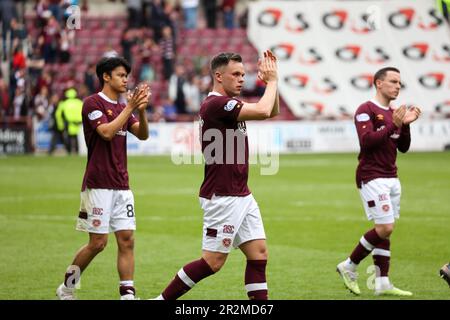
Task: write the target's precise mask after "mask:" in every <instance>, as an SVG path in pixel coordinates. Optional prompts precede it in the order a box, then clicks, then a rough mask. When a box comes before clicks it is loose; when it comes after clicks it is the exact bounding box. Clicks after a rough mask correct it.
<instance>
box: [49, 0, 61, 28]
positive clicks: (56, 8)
mask: <svg viewBox="0 0 450 320" xmlns="http://www.w3.org/2000/svg"><path fill="white" fill-rule="evenodd" d="M47 3H48V10H50V12H51V13H52V15H53V17H55V19H56V21H57V22H58V23H61V22H62V20H63V19H62V18H63V13H64V12H63V10H62V1H61V0H47Z"/></svg>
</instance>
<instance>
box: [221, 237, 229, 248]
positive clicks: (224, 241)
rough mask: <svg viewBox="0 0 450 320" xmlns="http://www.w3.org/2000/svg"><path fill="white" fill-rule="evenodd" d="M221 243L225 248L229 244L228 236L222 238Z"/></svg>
mask: <svg viewBox="0 0 450 320" xmlns="http://www.w3.org/2000/svg"><path fill="white" fill-rule="evenodd" d="M222 244H223V246H224V247H225V248H228V247H229V246H230V245H231V239H230V238H225V239H223V240H222Z"/></svg>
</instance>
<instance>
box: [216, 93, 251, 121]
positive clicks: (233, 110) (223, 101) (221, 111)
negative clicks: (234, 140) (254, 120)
mask: <svg viewBox="0 0 450 320" xmlns="http://www.w3.org/2000/svg"><path fill="white" fill-rule="evenodd" d="M242 105H243V103H242V101H240V100H238V99H236V98H230V97H225V96H221V97H217V98H216V99H215V101H214V103H213V104H212V108H211V110H210V111H211V112H213V114H212V116H213V117H215V118H218V119H221V120H223V121H229V122H236V121H237V118H238V116H239V113H240V112H241V109H242Z"/></svg>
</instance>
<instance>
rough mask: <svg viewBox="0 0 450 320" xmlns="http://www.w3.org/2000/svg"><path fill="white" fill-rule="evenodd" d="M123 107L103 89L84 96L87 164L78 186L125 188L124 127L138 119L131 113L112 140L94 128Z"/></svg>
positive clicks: (129, 126) (125, 132)
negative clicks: (105, 138)
mask: <svg viewBox="0 0 450 320" xmlns="http://www.w3.org/2000/svg"><path fill="white" fill-rule="evenodd" d="M124 108H125V105H124V104H121V103H117V102H116V101H112V100H110V99H108V97H106V96H105V95H104V94H103V93H101V92H100V93H98V94H93V95H91V96H89V97H87V98H86V99H85V100H84V103H83V111H82V114H83V130H84V139H85V141H86V146H87V150H88V154H87V165H86V171H85V173H84V178H83V185H82V188H81V190H82V191H84V190H85V189H86V188H90V189H114V190H128V189H129V186H128V171H127V131H128V130H130V128H131V126H132V125H133V124H134V123H135V122H137V121H138V120H137V119H136V117H135V116H134V115H131V117H130V118H129V119H128V122H127V123H126V124H125V125H124V126H123V128H122V129H120V130H119V131H118V132H117V133H116V135H115V137H114V138H112V140H111V141H106V140H104V139H103V138H102V137H101V136H100V135H99V134H98V133H97V131H96V128H97V127H98V126H99V125H101V124H103V123H109V122H111V121H113V120H114V119H115V118H116V117H117V116H118V115H119V114H120V112H121V111H122V110H123V109H124Z"/></svg>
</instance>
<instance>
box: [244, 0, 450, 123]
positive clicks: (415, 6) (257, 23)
mask: <svg viewBox="0 0 450 320" xmlns="http://www.w3.org/2000/svg"><path fill="white" fill-rule="evenodd" d="M248 35H249V39H250V41H251V42H252V44H253V45H254V46H255V47H256V48H257V49H258V51H260V52H262V51H264V50H266V49H269V48H270V49H272V50H273V51H274V52H275V54H276V55H277V56H278V58H279V80H280V81H279V89H280V93H281V95H282V96H283V98H284V99H285V101H286V102H287V103H288V105H289V106H290V108H291V110H292V111H293V112H294V114H295V115H296V116H298V117H299V118H302V119H349V118H351V117H352V116H353V113H354V111H355V110H356V108H357V107H358V106H359V105H360V104H361V103H363V102H365V101H367V100H369V99H370V98H372V97H373V96H374V95H375V90H374V88H373V86H372V81H373V74H374V73H375V72H376V71H377V70H379V69H381V68H383V67H386V66H393V67H397V68H398V69H400V71H401V77H402V83H403V84H404V88H403V89H402V91H401V93H400V95H399V97H398V98H397V100H396V101H394V105H401V104H415V105H418V106H421V107H422V109H423V111H424V117H427V118H445V117H450V27H449V25H448V24H447V22H446V21H445V20H444V19H443V18H442V17H441V16H440V14H439V12H438V11H437V10H436V8H435V1H434V0H415V1H406V0H405V1H258V2H252V3H251V4H250V11H249V27H248ZM244 62H245V61H244Z"/></svg>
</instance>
